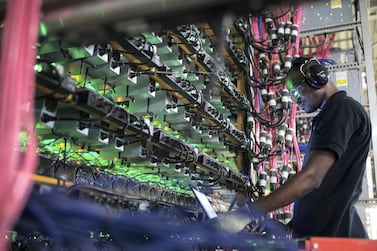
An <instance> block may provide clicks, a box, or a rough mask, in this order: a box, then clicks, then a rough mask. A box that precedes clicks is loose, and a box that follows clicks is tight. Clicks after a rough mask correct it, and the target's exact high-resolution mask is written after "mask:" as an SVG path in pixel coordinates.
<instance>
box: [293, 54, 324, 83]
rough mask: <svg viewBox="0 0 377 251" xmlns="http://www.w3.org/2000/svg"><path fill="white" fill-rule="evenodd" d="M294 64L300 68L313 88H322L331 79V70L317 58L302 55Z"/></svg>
mask: <svg viewBox="0 0 377 251" xmlns="http://www.w3.org/2000/svg"><path fill="white" fill-rule="evenodd" d="M293 65H294V66H296V67H297V68H298V70H299V71H300V73H301V74H302V76H303V77H304V79H305V80H306V82H307V83H308V84H309V85H310V86H312V87H313V88H317V89H319V88H322V87H323V86H325V85H326V84H327V82H328V80H329V72H328V70H327V68H326V67H325V66H323V65H322V64H321V62H319V61H318V59H316V58H307V57H300V58H297V59H295V60H294V62H293Z"/></svg>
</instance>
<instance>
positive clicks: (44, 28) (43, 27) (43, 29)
mask: <svg viewBox="0 0 377 251" xmlns="http://www.w3.org/2000/svg"><path fill="white" fill-rule="evenodd" d="M39 31H40V33H41V35H42V36H43V37H45V36H47V26H46V25H45V24H44V23H40V24H39Z"/></svg>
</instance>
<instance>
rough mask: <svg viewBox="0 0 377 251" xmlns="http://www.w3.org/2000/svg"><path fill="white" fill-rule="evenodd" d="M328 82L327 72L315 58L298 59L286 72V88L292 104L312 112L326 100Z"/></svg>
mask: <svg viewBox="0 0 377 251" xmlns="http://www.w3.org/2000/svg"><path fill="white" fill-rule="evenodd" d="M328 82H329V77H328V71H327V69H326V67H325V66H323V65H322V64H321V63H320V62H319V61H318V60H317V59H316V58H309V57H299V58H296V59H295V60H293V63H292V68H291V69H290V70H289V71H288V74H287V81H286V86H287V89H288V91H289V93H290V95H291V98H292V99H293V101H294V102H296V103H298V104H299V105H300V107H301V108H302V109H304V110H305V112H314V111H316V110H317V109H318V108H320V106H321V104H322V103H323V101H324V99H325V98H326V86H327V83H328Z"/></svg>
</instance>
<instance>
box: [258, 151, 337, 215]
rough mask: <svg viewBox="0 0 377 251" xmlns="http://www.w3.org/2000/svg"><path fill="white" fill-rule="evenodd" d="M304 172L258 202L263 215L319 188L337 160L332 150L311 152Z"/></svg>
mask: <svg viewBox="0 0 377 251" xmlns="http://www.w3.org/2000/svg"><path fill="white" fill-rule="evenodd" d="M308 158H309V159H308V161H307V162H306V166H305V167H304V168H303V170H302V171H301V172H299V173H297V174H296V175H294V176H293V177H291V178H290V179H288V181H287V182H286V183H285V184H284V185H282V186H280V187H279V188H278V189H276V190H275V191H274V192H272V193H271V194H269V195H268V196H266V197H263V198H261V199H260V200H258V201H256V202H255V203H254V204H253V206H255V207H256V208H257V209H258V210H260V212H261V213H267V212H270V211H273V210H275V209H278V208H281V207H284V206H286V205H289V204H290V203H292V202H294V201H296V200H298V199H300V198H302V197H303V196H305V195H306V194H308V193H310V192H311V191H313V190H314V189H316V188H318V187H319V186H320V185H321V183H322V180H323V178H324V177H325V175H326V173H327V172H328V170H329V169H330V167H331V166H332V165H333V163H334V162H335V160H336V155H335V153H334V152H332V151H330V150H314V151H311V152H310V154H309V157H308Z"/></svg>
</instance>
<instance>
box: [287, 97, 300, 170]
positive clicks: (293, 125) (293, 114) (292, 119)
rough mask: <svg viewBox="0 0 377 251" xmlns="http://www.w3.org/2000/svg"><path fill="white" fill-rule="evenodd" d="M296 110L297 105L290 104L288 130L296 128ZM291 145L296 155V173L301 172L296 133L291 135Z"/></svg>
mask: <svg viewBox="0 0 377 251" xmlns="http://www.w3.org/2000/svg"><path fill="white" fill-rule="evenodd" d="M296 110H297V104H295V103H294V104H292V110H291V117H290V120H289V127H290V128H296ZM292 144H293V149H294V152H295V155H296V161H297V171H301V154H300V149H299V147H298V142H297V138H296V133H294V134H293V139H292Z"/></svg>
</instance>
